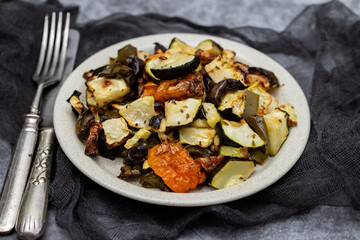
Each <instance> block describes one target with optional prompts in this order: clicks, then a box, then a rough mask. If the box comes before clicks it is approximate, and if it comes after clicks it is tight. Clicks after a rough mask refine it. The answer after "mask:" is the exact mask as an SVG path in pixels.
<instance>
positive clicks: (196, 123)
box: [189, 118, 210, 128]
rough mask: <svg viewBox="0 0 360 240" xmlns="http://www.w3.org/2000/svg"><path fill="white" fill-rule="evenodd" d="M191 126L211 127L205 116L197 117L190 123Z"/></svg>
mask: <svg viewBox="0 0 360 240" xmlns="http://www.w3.org/2000/svg"><path fill="white" fill-rule="evenodd" d="M189 127H197V128H210V126H209V124H208V122H207V121H206V119H203V118H198V119H195V120H194V121H193V122H192V123H190V124H189Z"/></svg>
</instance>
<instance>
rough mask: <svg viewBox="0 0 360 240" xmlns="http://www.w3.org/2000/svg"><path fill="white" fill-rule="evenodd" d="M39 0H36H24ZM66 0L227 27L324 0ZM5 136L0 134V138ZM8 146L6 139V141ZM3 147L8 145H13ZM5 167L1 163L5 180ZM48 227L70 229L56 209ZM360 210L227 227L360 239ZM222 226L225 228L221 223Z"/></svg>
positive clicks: (57, 233) (286, 15) (207, 233)
mask: <svg viewBox="0 0 360 240" xmlns="http://www.w3.org/2000/svg"><path fill="white" fill-rule="evenodd" d="M26 1H28V2H33V3H41V2H43V1H38V0H26ZM59 1H60V2H61V3H63V4H64V5H78V6H80V14H79V18H78V19H77V22H78V23H79V24H82V23H86V22H88V21H90V20H96V19H100V18H103V17H106V16H108V15H110V14H113V13H116V12H127V13H131V14H133V15H138V14H144V13H158V14H162V15H166V16H179V17H183V18H186V19H188V20H189V21H192V22H195V23H197V24H201V25H206V26H210V25H225V26H227V27H230V28H231V27H240V26H247V25H251V26H256V27H263V28H272V29H274V30H277V31H282V30H283V29H284V28H285V27H286V26H287V25H288V24H289V23H290V22H291V20H292V19H293V18H294V17H295V16H296V15H297V14H299V13H300V12H301V11H302V10H303V9H304V8H305V7H306V5H309V4H320V3H324V2H327V1H326V0H288V1H281V0H268V1H261V0H252V1H250V0H248V1H237V0H228V1H221V0H182V1H170V0H157V1H155V0H123V1H118V0H83V1H74V0H59ZM341 2H343V3H344V4H345V5H346V6H348V7H349V8H350V9H352V10H353V11H354V12H355V13H357V14H360V1H358V0H341ZM0 141H1V139H0ZM2 146H4V145H2ZM0 150H1V151H10V146H9V148H7V149H0ZM5 174H6V169H4V168H1V169H0V184H1V185H2V184H3V180H4V176H5ZM48 215H49V218H48V221H49V222H48V227H47V229H46V232H45V233H44V235H43V237H42V239H54V240H57V239H59V240H60V239H68V235H67V233H66V231H64V230H63V229H61V228H59V227H57V225H56V222H55V212H54V211H53V210H52V209H50V211H49V214H48ZM359 226H360V212H359V211H356V210H354V209H352V208H345V207H335V206H318V207H315V208H313V209H309V210H308V211H305V212H302V213H300V214H296V215H294V216H292V217H290V218H284V219H278V220H276V221H272V222H269V223H266V224H264V225H258V226H253V227H245V228H238V229H235V228H231V227H229V228H227V229H225V231H227V232H228V234H229V239H240V238H241V239H360V227H359ZM218 231H219V229H216V228H211V229H210V228H206V227H202V228H199V227H197V226H196V224H194V226H192V227H190V228H188V229H186V230H185V231H184V232H183V233H182V234H181V236H180V239H218V238H219V235H217V232H218ZM222 231H224V230H223V229H222ZM0 239H16V235H15V234H14V233H12V234H11V235H5V236H0Z"/></svg>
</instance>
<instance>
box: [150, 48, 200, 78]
mask: <svg viewBox="0 0 360 240" xmlns="http://www.w3.org/2000/svg"><path fill="white" fill-rule="evenodd" d="M146 64H148V65H149V67H150V69H151V72H152V74H153V75H154V76H155V77H156V78H159V79H162V80H169V79H175V78H180V77H184V76H186V75H187V74H189V73H191V72H192V71H194V70H195V69H196V68H197V67H198V66H199V64H200V59H199V58H198V57H197V56H194V55H188V54H182V53H176V54H172V55H170V56H169V57H168V58H155V59H152V60H150V61H148V62H147V63H146Z"/></svg>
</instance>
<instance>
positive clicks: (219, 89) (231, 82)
mask: <svg viewBox="0 0 360 240" xmlns="http://www.w3.org/2000/svg"><path fill="white" fill-rule="evenodd" d="M245 88H246V86H245V85H244V84H243V83H242V82H241V81H239V80H236V79H225V80H223V81H221V82H219V83H216V84H215V85H214V86H213V87H212V88H211V89H210V91H209V92H208V93H207V95H206V100H207V101H208V102H210V103H213V104H214V105H215V106H217V107H218V106H219V105H220V103H221V98H222V96H224V95H225V94H226V93H227V92H231V91H236V90H243V89H245Z"/></svg>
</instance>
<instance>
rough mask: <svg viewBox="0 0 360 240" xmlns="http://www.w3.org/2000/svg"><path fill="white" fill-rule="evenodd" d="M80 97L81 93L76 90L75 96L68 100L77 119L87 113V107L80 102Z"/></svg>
mask: <svg viewBox="0 0 360 240" xmlns="http://www.w3.org/2000/svg"><path fill="white" fill-rule="evenodd" d="M80 95H81V92H79V91H77V90H75V91H74V92H73V94H72V95H71V96H70V97H69V98H68V99H67V100H66V101H67V102H68V103H70V105H71V107H72V110H73V112H74V113H75V115H76V117H78V116H79V115H80V114H82V113H83V112H85V111H86V107H85V105H84V104H83V103H82V102H81V101H80V98H79V97H80Z"/></svg>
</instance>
